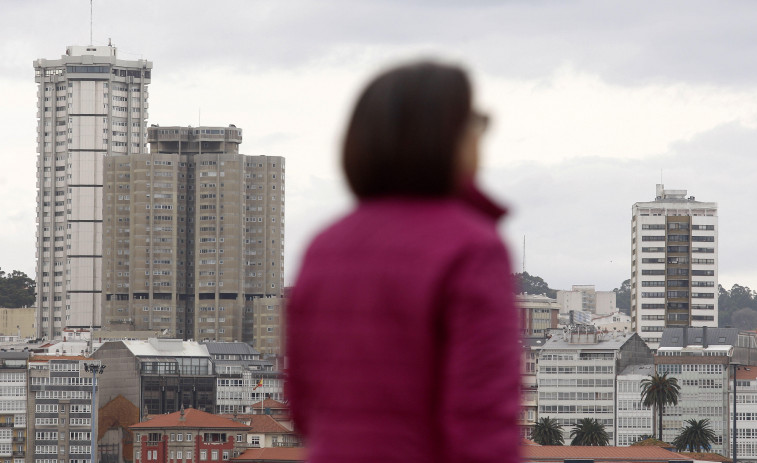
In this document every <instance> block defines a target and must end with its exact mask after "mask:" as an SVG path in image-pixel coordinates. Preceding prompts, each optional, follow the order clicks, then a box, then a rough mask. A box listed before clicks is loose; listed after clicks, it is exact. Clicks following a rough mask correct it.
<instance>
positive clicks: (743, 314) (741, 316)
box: [731, 307, 757, 331]
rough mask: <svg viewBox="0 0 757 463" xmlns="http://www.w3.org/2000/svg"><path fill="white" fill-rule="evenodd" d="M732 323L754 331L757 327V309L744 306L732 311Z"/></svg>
mask: <svg viewBox="0 0 757 463" xmlns="http://www.w3.org/2000/svg"><path fill="white" fill-rule="evenodd" d="M731 324H732V325H733V326H738V327H739V329H742V330H749V331H752V330H754V329H755V328H757V310H754V309H750V308H749V307H744V308H743V309H738V310H736V311H735V312H732V313H731Z"/></svg>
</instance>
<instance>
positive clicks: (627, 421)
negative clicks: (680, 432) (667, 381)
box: [615, 363, 654, 446]
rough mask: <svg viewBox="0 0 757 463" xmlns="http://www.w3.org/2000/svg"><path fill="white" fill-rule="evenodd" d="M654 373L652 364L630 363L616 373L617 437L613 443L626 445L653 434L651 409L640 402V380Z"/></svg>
mask: <svg viewBox="0 0 757 463" xmlns="http://www.w3.org/2000/svg"><path fill="white" fill-rule="evenodd" d="M653 374H654V365H653V364H651V363H650V364H647V365H630V366H628V367H626V369H625V370H623V371H621V372H620V374H618V382H617V384H618V389H617V390H618V393H617V399H616V401H615V410H616V411H617V413H618V426H617V429H618V437H617V439H616V442H615V445H617V446H627V445H631V444H634V443H636V442H639V441H641V440H643V439H644V438H645V437H646V436H651V435H653V432H652V430H653V428H652V419H653V415H652V409H651V408H650V407H644V406H642V404H641V382H642V381H643V380H645V379H648V378H650V377H651V376H652V375H653Z"/></svg>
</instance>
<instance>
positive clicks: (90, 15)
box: [89, 0, 92, 45]
mask: <svg viewBox="0 0 757 463" xmlns="http://www.w3.org/2000/svg"><path fill="white" fill-rule="evenodd" d="M89 44H90V45H92V0H89Z"/></svg>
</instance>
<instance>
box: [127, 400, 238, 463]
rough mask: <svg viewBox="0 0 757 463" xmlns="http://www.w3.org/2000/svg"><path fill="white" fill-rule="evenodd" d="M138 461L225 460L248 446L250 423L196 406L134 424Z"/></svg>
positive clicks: (188, 462) (213, 462) (211, 462)
mask: <svg viewBox="0 0 757 463" xmlns="http://www.w3.org/2000/svg"><path fill="white" fill-rule="evenodd" d="M130 429H131V430H132V431H133V432H134V436H135V446H134V447H135V448H134V462H135V463H148V462H149V463H169V462H171V463H173V462H183V463H192V462H204V463H223V462H225V461H228V460H230V459H232V458H236V457H238V456H239V455H241V454H242V453H243V452H244V450H245V449H246V448H247V431H248V429H249V426H247V425H245V424H242V423H238V422H236V421H234V420H230V419H228V418H223V417H221V416H217V415H213V414H210V413H206V412H203V411H200V410H195V409H193V408H188V409H184V408H182V409H181V410H179V411H178V412H174V413H169V414H166V415H158V416H155V417H152V418H151V419H148V420H147V421H143V422H141V423H138V424H135V425H133V426H131V427H130Z"/></svg>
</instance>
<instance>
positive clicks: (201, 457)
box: [200, 450, 208, 460]
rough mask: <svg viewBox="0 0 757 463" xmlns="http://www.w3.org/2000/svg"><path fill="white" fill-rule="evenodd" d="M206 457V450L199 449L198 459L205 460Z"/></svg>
mask: <svg viewBox="0 0 757 463" xmlns="http://www.w3.org/2000/svg"><path fill="white" fill-rule="evenodd" d="M207 459H208V451H207V450H200V460H207Z"/></svg>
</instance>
